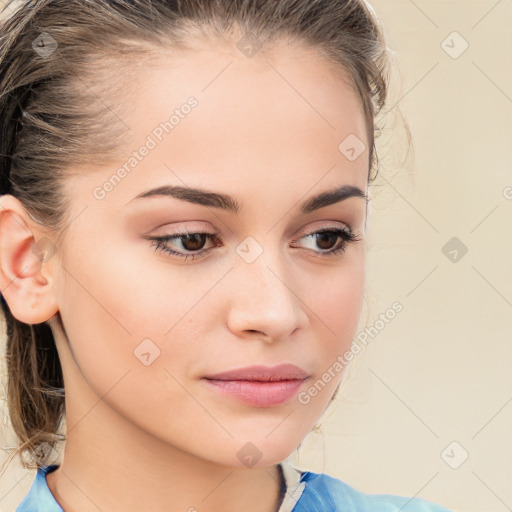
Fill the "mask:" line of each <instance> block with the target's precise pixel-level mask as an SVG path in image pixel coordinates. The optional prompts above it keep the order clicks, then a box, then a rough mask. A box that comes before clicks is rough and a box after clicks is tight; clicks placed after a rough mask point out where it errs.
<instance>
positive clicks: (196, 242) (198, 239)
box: [183, 233, 205, 251]
mask: <svg viewBox="0 0 512 512" xmlns="http://www.w3.org/2000/svg"><path fill="white" fill-rule="evenodd" d="M204 237H205V235H203V234H201V233H195V234H193V235H186V236H185V237H184V240H183V247H185V249H187V251H198V250H200V249H202V248H203V246H204V242H205V240H202V238H204ZM190 240H192V247H190V245H191V244H190V243H189V241H190Z"/></svg>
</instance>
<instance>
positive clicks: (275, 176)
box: [54, 48, 368, 467]
mask: <svg viewBox="0 0 512 512" xmlns="http://www.w3.org/2000/svg"><path fill="white" fill-rule="evenodd" d="M246 53H247V52H246ZM131 77H132V80H137V81H138V83H140V86H138V87H137V88H136V89H137V90H138V92H139V94H138V96H137V97H136V98H131V100H130V101H128V100H126V99H125V100H124V101H123V99H122V98H120V99H119V104H118V108H117V109H116V112H117V114H118V115H119V117H120V118H121V119H122V121H123V122H124V123H125V124H126V125H127V126H128V127H129V130H127V133H126V158H125V159H124V160H122V161H119V162H118V163H117V164H115V165H112V166H110V167H108V168H107V167H102V168H95V167H94V162H91V165H90V168H89V169H88V170H87V171H84V172H83V173H82V174H81V175H80V176H76V177H73V178H69V181H68V183H67V185H68V193H69V194H70V199H71V204H72V212H71V215H70V218H72V219H74V220H73V221H72V222H71V223H70V225H69V227H68V228H67V229H66V232H65V241H64V246H63V252H62V255H61V258H62V259H61V260H60V262H61V263H62V265H61V266H59V267H58V270H57V273H56V275H55V281H54V282H55V292H56V297H57V300H58V304H59V310H60V315H61V318H62V322H63V325H64V328H65V332H66V335H67V338H68V340H69V344H70V347H71V349H72V353H73V356H74V358H68V359H65V360H63V366H64V374H65V378H66V380H67V382H66V386H67V400H68V403H69V404H70V407H69V409H68V414H69V415H70V414H72V412H73V410H75V409H74V408H73V407H72V406H71V405H72V403H73V401H75V402H76V403H78V401H79V400H80V397H79V396H78V393H79V392H78V390H79V389H83V384H84V383H87V386H90V389H91V390H92V391H93V392H94V393H95V394H96V395H97V396H98V397H103V402H104V403H105V404H106V405H107V406H108V407H109V408H112V409H113V410H114V411H116V413H118V414H119V416H120V417H121V418H122V419H123V421H125V422H127V423H129V424H132V425H136V426H137V427H139V428H140V429H142V431H145V432H147V433H149V434H150V435H151V436H153V437H154V438H156V439H158V440H161V441H163V442H164V443H165V444H168V445H171V446H173V447H177V448H179V449H180V450H183V451H185V452H188V453H191V454H193V455H196V456H198V457H201V458H204V459H207V460H210V461H213V462H218V463H222V464H227V465H231V466H240V467H241V466H243V465H253V464H255V462H254V461H257V462H256V464H257V465H261V466H266V465H270V464H275V463H276V462H279V461H281V460H283V459H285V458H286V457H287V456H288V455H290V454H291V453H292V452H293V451H294V450H295V449H296V447H297V445H298V444H299V443H300V442H301V440H302V439H303V438H304V437H305V436H306V435H307V434H308V432H309V431H310V430H311V429H312V427H313V426H314V424H315V422H316V421H317V420H318V418H319V417H320V416H321V414H322V412H323V411H324V409H325V408H326V406H327V405H328V403H329V401H330V399H331V397H332V395H333V393H334V392H335V390H336V387H337V385H338V384H339V382H340V380H341V377H342V369H340V364H339V363H338V364H336V362H337V361H339V359H338V356H341V355H343V354H344V352H345V351H346V350H348V349H349V348H350V345H351V342H352V339H353V337H354V336H355V334H356V329H357V324H358V320H359V315H360V311H361V306H362V300H363V289H364V266H365V246H364V229H365V216H366V201H365V199H364V197H359V196H358V195H357V191H356V188H357V189H360V191H361V193H362V195H364V194H366V190H367V189H366V187H367V179H368V142H367V139H366V135H365V134H366V129H365V123H364V117H363V113H362V107H361V104H360V101H359V99H358V96H357V94H356V93H355V92H354V90H353V89H352V88H351V86H350V85H349V84H348V83H347V82H346V81H345V80H344V79H343V76H342V75H341V74H335V72H334V71H332V69H331V68H330V67H329V66H328V65H327V64H326V63H325V62H323V61H322V60H321V59H320V58H319V57H317V56H316V55H314V54H313V53H312V52H304V51H303V50H299V49H292V48H280V49H277V50H275V51H274V52H273V53H272V55H263V54H259V53H256V54H255V55H254V56H250V54H244V53H243V52H242V51H238V50H235V51H231V52H228V51H225V52H223V51H220V50H219V51H215V52H214V51H212V50H202V51H199V50H197V51H194V52H187V53H178V52H172V53H170V54H169V55H168V56H165V57H164V58H162V61H161V65H160V66H158V67H157V68H154V69H153V68H152V69H142V68H137V71H136V72H135V73H134V74H133V75H131ZM171 116H174V117H171ZM166 123H167V124H166ZM361 144H364V145H365V146H362V145H361ZM123 165H124V171H123V170H121V169H122V166H123ZM159 187H167V188H168V189H169V190H170V189H171V188H172V187H180V188H183V189H198V191H195V192H192V191H188V192H187V191H186V190H185V191H181V192H180V193H179V194H178V192H176V191H175V192H174V195H173V194H169V195H165V194H161V195H151V194H148V191H150V190H151V189H156V188H159ZM341 187H345V188H344V189H342V192H343V191H345V194H341V196H339V197H336V199H333V198H332V197H331V200H327V201H324V202H320V201H319V200H317V201H312V198H313V197H315V196H317V195H319V194H322V193H326V192H332V191H335V190H336V189H340V188H341ZM162 190H164V189H162ZM199 190H200V191H199ZM206 193H208V195H206ZM145 194H146V197H140V196H143V195H145ZM217 195H218V196H217ZM178 196H179V197H178ZM219 196H222V198H219ZM227 196H229V198H231V199H229V200H228V199H226V197H227ZM343 198H344V199H343ZM324 199H325V198H324ZM327 199H329V197H327ZM321 230H329V231H330V232H329V233H325V234H323V235H322V234H317V235H314V233H315V232H318V231H321ZM336 230H341V231H336ZM348 230H349V231H351V232H352V234H353V235H354V236H356V237H358V238H359V239H360V240H355V241H351V242H350V241H349V242H347V241H345V238H344V236H345V235H343V233H346V232H347V231H348ZM186 233H189V234H194V233H207V235H196V236H195V237H194V236H192V237H188V238H187V237H182V238H175V239H170V240H167V241H165V240H163V241H161V242H160V244H159V245H158V248H157V246H156V245H155V241H154V240H152V239H153V238H156V237H172V236H176V235H177V234H182V235H185V234H186ZM340 247H344V250H338V251H337V252H334V251H335V250H336V249H339V248H340ZM166 248H167V249H168V250H169V251H175V252H176V253H178V254H172V253H169V252H165V249H166ZM180 255H181V256H180ZM59 343H60V344H62V341H60V342H59ZM61 351H62V349H61V348H59V352H61ZM282 364H291V365H295V366H297V367H299V368H300V369H302V371H303V372H304V375H305V376H307V378H305V379H304V380H302V381H296V382H295V383H293V382H292V383H290V382H287V383H286V382H285V383H283V382H281V384H270V385H269V384H261V383H260V384H257V383H255V382H253V383H252V384H251V383H249V384H247V383H243V382H236V379H235V381H232V382H230V383H226V381H224V383H222V382H219V381H212V380H208V379H206V377H208V376H210V377H211V376H214V375H216V374H219V373H222V372H227V371H231V370H236V369H242V368H245V367H249V366H254V365H257V366H265V367H269V368H272V367H275V366H276V365H282ZM78 370H79V371H78ZM326 375H327V376H326ZM79 376H80V377H79ZM282 377H286V375H282ZM291 377H292V376H291V375H288V378H291ZM79 379H84V380H83V381H81V384H80V385H79V384H78V380H79ZM315 383H316V388H315V389H316V391H314V390H313V391H311V392H310V391H308V390H310V388H311V387H312V386H314V385H315ZM222 384H223V385H222ZM278 388H279V389H278ZM226 389H231V390H232V392H229V391H226ZM74 393H75V394H74ZM76 410H79V406H78V405H77V406H76ZM84 414H85V413H84ZM79 419H80V418H78V414H77V417H75V418H74V420H75V421H78V420H79ZM82 421H87V416H86V415H84V418H83V419H82ZM248 443H251V444H248Z"/></svg>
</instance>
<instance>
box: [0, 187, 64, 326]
mask: <svg viewBox="0 0 512 512" xmlns="http://www.w3.org/2000/svg"><path fill="white" fill-rule="evenodd" d="M47 233H48V230H47V229H46V230H45V229H44V226H43V225H42V224H40V223H38V222H36V221H35V220H33V219H32V217H31V216H30V214H29V213H28V212H27V210H25V208H24V207H23V205H22V204H21V202H20V201H19V200H18V199H17V198H15V197H14V196H12V195H10V194H6V195H3V196H1V197H0V291H1V292H2V295H3V296H4V298H5V300H6V302H7V304H8V306H9V309H10V311H11V313H12V315H13V316H14V317H15V318H16V319H17V320H19V321H20V322H24V323H26V324H39V323H41V322H45V321H46V320H49V319H50V318H51V317H53V316H54V315H55V314H56V313H57V312H58V310H59V308H58V304H57V301H56V297H55V289H54V280H53V274H52V271H53V270H54V268H55V265H54V263H55V261H56V260H57V257H56V255H55V247H54V245H53V243H52V241H51V239H50V236H47Z"/></svg>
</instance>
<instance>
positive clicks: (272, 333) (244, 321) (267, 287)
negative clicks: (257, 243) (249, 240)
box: [227, 251, 308, 343]
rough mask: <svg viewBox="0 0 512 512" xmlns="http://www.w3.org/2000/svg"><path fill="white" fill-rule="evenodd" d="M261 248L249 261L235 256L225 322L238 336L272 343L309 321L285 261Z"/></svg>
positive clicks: (295, 283)
mask: <svg viewBox="0 0 512 512" xmlns="http://www.w3.org/2000/svg"><path fill="white" fill-rule="evenodd" d="M266 254H267V251H264V252H263V254H262V255H260V257H258V258H257V259H256V260H255V261H253V262H252V263H247V262H246V261H244V260H243V259H238V261H236V263H235V268H234V269H233V271H232V272H231V273H230V274H231V283H232V284H231V287H232V288H231V290H230V297H231V300H230V304H229V309H228V315H227V316H228V318H227V324H228V327H229V329H230V330H231V331H232V332H233V333H234V334H236V335H237V336H238V337H240V338H246V339H251V338H252V339H263V340H264V341H266V342H269V343H272V342H275V341H277V340H279V339H283V338H286V337H287V336H289V335H291V334H292V333H293V332H294V331H295V330H297V329H300V328H304V327H305V326H306V325H307V324H308V316H307V314H306V312H305V310H304V308H306V306H305V304H304V302H303V301H302V300H301V298H300V297H299V296H298V291H297V282H296V279H294V278H293V276H292V275H291V273H290V271H289V269H288V268H286V262H284V261H280V260H279V259H278V258H273V260H272V262H268V259H269V258H267V256H266Z"/></svg>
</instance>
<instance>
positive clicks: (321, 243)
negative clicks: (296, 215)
mask: <svg viewBox="0 0 512 512" xmlns="http://www.w3.org/2000/svg"><path fill="white" fill-rule="evenodd" d="M337 238H338V235H337V234H335V233H317V244H318V247H320V249H331V248H332V245H335V244H336V239H337ZM326 239H327V240H328V239H330V240H331V242H333V243H331V244H329V242H328V243H327V246H328V247H326V246H325V242H326Z"/></svg>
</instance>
